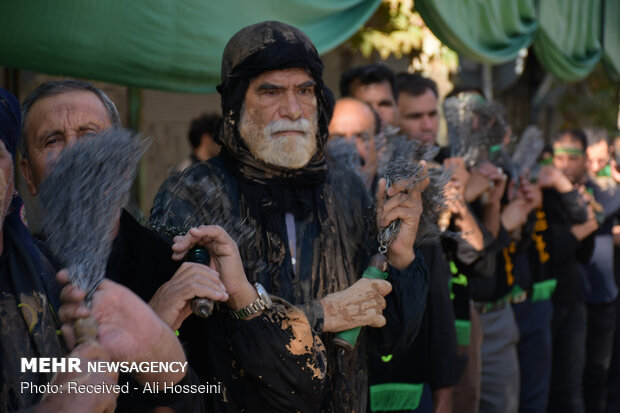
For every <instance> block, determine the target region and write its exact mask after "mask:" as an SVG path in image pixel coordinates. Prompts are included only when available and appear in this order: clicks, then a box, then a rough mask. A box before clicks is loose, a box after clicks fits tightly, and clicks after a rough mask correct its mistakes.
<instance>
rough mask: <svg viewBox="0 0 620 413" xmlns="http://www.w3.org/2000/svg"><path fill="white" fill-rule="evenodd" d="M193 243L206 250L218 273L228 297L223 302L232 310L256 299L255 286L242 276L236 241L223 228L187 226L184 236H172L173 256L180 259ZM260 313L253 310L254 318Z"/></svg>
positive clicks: (242, 270)
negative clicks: (187, 229) (188, 227)
mask: <svg viewBox="0 0 620 413" xmlns="http://www.w3.org/2000/svg"><path fill="white" fill-rule="evenodd" d="M194 245H200V246H202V247H204V248H205V249H206V250H207V251H209V255H210V256H211V262H210V263H209V266H210V267H211V268H212V269H213V270H215V271H217V272H218V273H219V276H220V281H221V283H222V284H223V286H224V287H225V289H226V293H227V294H228V297H229V298H228V301H227V302H226V303H227V304H228V306H229V307H230V308H231V309H233V310H239V309H241V308H243V307H245V306H247V305H249V304H250V303H252V302H253V301H254V300H256V299H257V298H258V294H257V293H256V289H255V288H254V287H253V286H252V284H250V283H249V281H248V279H247V277H246V275H245V270H244V269H243V263H242V262H241V256H240V255H239V248H237V244H236V243H235V241H234V240H233V239H232V238H231V237H230V235H228V233H227V232H226V231H224V229H223V228H222V227H220V226H217V225H201V226H200V227H198V228H192V229H190V230H189V231H188V232H187V234H185V235H183V236H178V237H175V238H174V245H172V251H173V254H172V258H173V259H175V260H180V259H182V258H183V257H184V256H185V254H187V252H188V251H189V250H190V249H191V248H192V247H193V246H194ZM259 314H260V313H256V314H255V315H253V317H256V316H257V315H259ZM253 317H249V318H247V319H246V320H249V319H251V318H253Z"/></svg>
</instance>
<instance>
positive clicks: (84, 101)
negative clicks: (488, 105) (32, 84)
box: [26, 90, 111, 129]
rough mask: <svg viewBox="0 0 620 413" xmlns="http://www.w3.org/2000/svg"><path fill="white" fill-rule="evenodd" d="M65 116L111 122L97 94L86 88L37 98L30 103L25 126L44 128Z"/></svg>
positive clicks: (65, 118)
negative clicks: (32, 103)
mask: <svg viewBox="0 0 620 413" xmlns="http://www.w3.org/2000/svg"><path fill="white" fill-rule="evenodd" d="M67 118H71V119H76V118H82V119H92V120H94V121H98V122H99V123H102V124H104V125H109V124H111V121H110V118H109V115H108V112H107V110H106V108H105V106H104V104H103V102H101V100H100V99H99V97H98V96H97V95H95V94H94V93H92V92H90V91H86V90H77V91H69V92H63V93H59V94H55V95H52V96H46V97H44V98H41V99H39V100H38V101H36V102H35V103H34V105H32V107H31V109H30V111H29V114H28V118H27V120H26V127H27V128H28V127H29V126H35V127H37V129H44V128H46V127H50V126H53V125H54V124H55V123H57V122H62V121H65V120H67Z"/></svg>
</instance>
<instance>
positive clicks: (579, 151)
mask: <svg viewBox="0 0 620 413" xmlns="http://www.w3.org/2000/svg"><path fill="white" fill-rule="evenodd" d="M561 153H566V154H568V155H580V156H583V155H584V153H583V149H577V148H568V147H564V146H562V147H559V148H553V154H554V155H559V154H561Z"/></svg>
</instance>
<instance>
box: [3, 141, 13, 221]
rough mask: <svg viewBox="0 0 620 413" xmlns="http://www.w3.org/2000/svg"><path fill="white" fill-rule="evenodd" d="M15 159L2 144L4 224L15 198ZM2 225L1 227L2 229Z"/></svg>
mask: <svg viewBox="0 0 620 413" xmlns="http://www.w3.org/2000/svg"><path fill="white" fill-rule="evenodd" d="M13 178H14V177H13V158H12V157H11V154H10V153H9V151H8V150H7V149H6V146H5V145H4V142H0V208H1V209H0V211H1V212H2V223H4V218H5V217H6V214H7V212H8V209H9V205H10V204H11V199H12V196H13V188H14V184H13ZM1 225H2V224H1V223H0V227H1Z"/></svg>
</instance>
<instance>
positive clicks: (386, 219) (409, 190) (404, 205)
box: [377, 161, 430, 270]
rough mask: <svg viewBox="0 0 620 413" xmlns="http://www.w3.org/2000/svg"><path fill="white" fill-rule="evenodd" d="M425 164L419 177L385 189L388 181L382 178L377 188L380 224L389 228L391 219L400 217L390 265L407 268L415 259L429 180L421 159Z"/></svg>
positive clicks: (400, 268) (398, 182)
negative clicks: (415, 244)
mask: <svg viewBox="0 0 620 413" xmlns="http://www.w3.org/2000/svg"><path fill="white" fill-rule="evenodd" d="M420 165H422V166H423V170H422V172H421V175H422V176H423V177H424V178H423V179H421V180H419V178H417V177H415V178H412V179H410V180H405V179H401V180H399V181H396V182H394V183H393V184H392V185H391V186H390V187H389V188H387V190H386V188H385V187H386V180H385V179H381V180H379V188H378V190H377V223H378V224H379V226H381V227H386V226H387V225H389V224H390V222H392V221H395V220H397V219H400V220H401V227H400V231H399V233H398V236H397V237H396V238H395V239H394V241H392V243H391V244H390V246H389V248H388V251H387V257H388V260H389V262H390V264H391V265H392V266H393V267H395V268H397V269H399V270H404V269H405V268H407V267H408V266H409V265H410V264H411V263H412V262H413V260H414V259H415V253H414V252H413V244H414V243H415V239H416V235H417V233H418V226H419V225H420V215H422V192H424V190H425V189H426V187H427V186H428V184H429V183H430V180H429V178H428V169H427V166H426V162H424V161H420Z"/></svg>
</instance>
